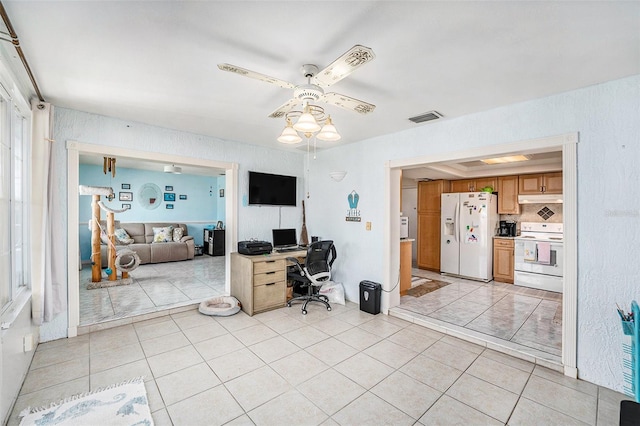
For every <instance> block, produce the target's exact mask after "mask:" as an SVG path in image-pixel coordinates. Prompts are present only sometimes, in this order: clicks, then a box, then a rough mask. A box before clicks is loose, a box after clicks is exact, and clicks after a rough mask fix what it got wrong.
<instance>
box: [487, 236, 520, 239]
mask: <svg viewBox="0 0 640 426" xmlns="http://www.w3.org/2000/svg"><path fill="white" fill-rule="evenodd" d="M518 237H519V235H516V236H515V237H503V236H501V235H494V236H493V238H502V239H503V240H513V239H514V238H518Z"/></svg>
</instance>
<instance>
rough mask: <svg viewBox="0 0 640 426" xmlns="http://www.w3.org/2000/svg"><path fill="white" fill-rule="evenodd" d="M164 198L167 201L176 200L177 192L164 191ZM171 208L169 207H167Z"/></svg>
mask: <svg viewBox="0 0 640 426" xmlns="http://www.w3.org/2000/svg"><path fill="white" fill-rule="evenodd" d="M164 200H165V201H175V200H176V194H175V193H174V192H165V193H164ZM167 208H169V207H167Z"/></svg>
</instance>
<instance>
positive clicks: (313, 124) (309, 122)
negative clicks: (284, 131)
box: [293, 105, 320, 133]
mask: <svg viewBox="0 0 640 426" xmlns="http://www.w3.org/2000/svg"><path fill="white" fill-rule="evenodd" d="M293 128H294V129H296V130H297V131H299V132H302V133H315V132H317V131H318V130H320V125H319V124H318V122H317V121H316V119H315V118H313V115H311V111H310V109H309V106H308V105H307V106H306V107H305V108H304V113H303V114H302V115H301V116H300V118H298V121H297V122H296V124H294V125H293Z"/></svg>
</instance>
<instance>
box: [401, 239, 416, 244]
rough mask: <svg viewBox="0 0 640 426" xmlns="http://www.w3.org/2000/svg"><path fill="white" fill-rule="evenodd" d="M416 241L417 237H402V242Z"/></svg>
mask: <svg viewBox="0 0 640 426" xmlns="http://www.w3.org/2000/svg"><path fill="white" fill-rule="evenodd" d="M414 241H415V238H400V242H401V243H412V242H414Z"/></svg>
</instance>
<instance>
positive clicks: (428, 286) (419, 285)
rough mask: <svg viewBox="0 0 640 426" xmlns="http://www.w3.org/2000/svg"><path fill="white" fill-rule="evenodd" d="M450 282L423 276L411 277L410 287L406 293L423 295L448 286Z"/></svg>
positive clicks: (413, 295) (416, 295)
mask: <svg viewBox="0 0 640 426" xmlns="http://www.w3.org/2000/svg"><path fill="white" fill-rule="evenodd" d="M449 284H451V283H448V282H445V281H438V280H430V279H428V278H423V277H411V288H410V289H409V290H407V293H406V295H407V296H412V297H420V296H424V295H425V294H427V293H431V292H432V291H434V290H437V289H439V288H442V287H445V286H448V285H449Z"/></svg>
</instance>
